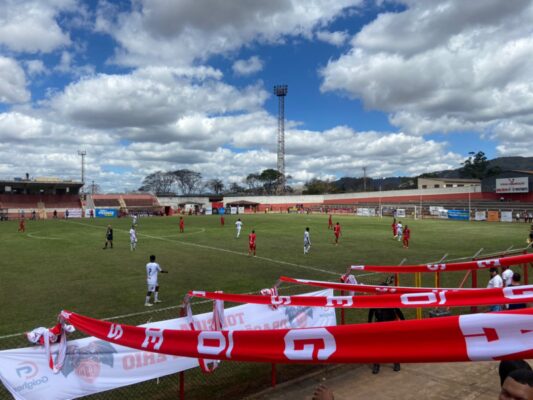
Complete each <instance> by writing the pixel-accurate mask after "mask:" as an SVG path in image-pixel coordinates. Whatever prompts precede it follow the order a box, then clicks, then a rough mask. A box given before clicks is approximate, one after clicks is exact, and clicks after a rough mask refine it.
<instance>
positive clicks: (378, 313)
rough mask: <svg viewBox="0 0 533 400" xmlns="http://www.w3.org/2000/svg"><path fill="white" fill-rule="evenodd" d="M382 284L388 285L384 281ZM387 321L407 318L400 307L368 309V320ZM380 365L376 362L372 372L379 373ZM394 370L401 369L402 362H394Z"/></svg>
mask: <svg viewBox="0 0 533 400" xmlns="http://www.w3.org/2000/svg"><path fill="white" fill-rule="evenodd" d="M382 285H385V286H386V285H387V283H386V282H384V283H383V284H382ZM374 318H375V322H386V321H396V320H398V319H401V320H405V317H404V315H403V313H402V310H400V309H399V308H371V309H370V310H368V322H369V323H370V322H374ZM379 369H380V365H379V364H374V365H373V366H372V373H373V374H377V373H378V372H379ZM393 369H394V371H396V372H397V371H399V370H400V363H394V368H393Z"/></svg>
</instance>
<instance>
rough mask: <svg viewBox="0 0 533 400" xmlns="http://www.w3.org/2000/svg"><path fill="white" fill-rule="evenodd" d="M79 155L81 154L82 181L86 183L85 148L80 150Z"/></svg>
mask: <svg viewBox="0 0 533 400" xmlns="http://www.w3.org/2000/svg"><path fill="white" fill-rule="evenodd" d="M78 155H79V156H81V183H83V184H85V156H86V155H87V152H86V151H85V150H78Z"/></svg>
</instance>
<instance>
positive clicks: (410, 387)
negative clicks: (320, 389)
mask: <svg viewBox="0 0 533 400" xmlns="http://www.w3.org/2000/svg"><path fill="white" fill-rule="evenodd" d="M498 364H499V363H498V362H470V363H440V364H402V370H401V371H400V372H394V371H393V370H392V365H388V364H384V365H382V366H381V371H380V373H379V374H377V375H373V374H372V371H371V366H370V365H347V366H340V367H338V368H334V369H331V368H329V369H325V370H324V371H322V372H320V373H318V374H314V375H312V376H308V377H303V378H302V379H300V380H297V381H292V382H287V383H286V384H282V385H279V386H278V387H276V388H273V389H269V390H266V391H264V392H262V393H258V394H256V395H255V396H253V397H250V398H249V399H253V400H266V399H268V400H299V399H303V400H309V399H311V397H312V395H313V392H314V389H315V388H316V387H317V385H318V384H320V383H323V384H325V385H326V386H328V387H329V388H330V389H332V390H333V392H334V394H335V400H349V399H350V400H351V399H365V400H366V399H372V400H389V399H390V400H392V399H395V400H396V399H402V400H410V399H438V400H448V399H449V400H452V399H453V400H457V399H461V400H495V399H497V398H498V395H499V393H500V378H499V376H498Z"/></svg>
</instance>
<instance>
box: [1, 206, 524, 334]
mask: <svg viewBox="0 0 533 400" xmlns="http://www.w3.org/2000/svg"><path fill="white" fill-rule="evenodd" d="M240 217H241V218H242V220H243V223H244V227H243V230H242V234H241V237H240V238H239V239H236V238H235V221H236V218H237V217H236V216H226V223H225V226H224V227H222V226H221V225H220V219H219V217H218V216H185V217H184V218H185V232H184V233H179V228H178V219H177V218H175V217H163V218H155V217H154V218H141V219H140V221H139V224H138V229H137V233H138V238H139V241H138V245H137V250H136V251H134V252H132V251H130V247H129V234H128V230H129V228H130V224H131V219H129V218H123V219H114V220H104V219H90V220H89V219H82V220H81V219H80V220H68V221H65V220H47V221H28V222H27V223H26V232H25V233H19V232H17V229H18V222H17V221H7V222H2V223H0V243H1V244H0V246H1V248H2V252H1V254H2V255H1V264H2V265H1V267H0V298H1V300H2V307H1V308H0V320H1V321H2V324H1V325H0V337H1V336H3V335H10V334H15V333H19V332H24V331H26V330H30V329H33V328H35V327H38V326H51V325H52V324H53V323H54V321H55V318H56V316H57V314H58V312H59V311H60V310H62V309H68V310H71V311H76V312H78V313H81V314H84V315H88V316H91V317H95V318H104V317H112V316H118V315H124V314H134V313H141V312H147V311H148V312H154V313H155V311H157V308H158V307H159V308H161V307H169V306H176V305H179V304H180V303H181V302H182V299H183V296H184V295H185V293H186V292H187V291H188V290H193V289H194V290H224V291H226V292H230V293H248V292H255V291H257V290H260V289H262V288H265V287H271V286H272V285H273V283H274V282H275V281H276V280H277V278H278V277H279V276H280V275H286V276H291V277H298V278H310V279H319V280H335V281H337V280H338V278H339V276H340V274H342V273H344V272H345V271H346V268H347V266H348V265H351V264H398V263H399V262H401V261H402V260H403V259H404V258H406V259H407V263H409V264H415V263H426V262H435V261H438V260H439V259H440V258H441V257H442V256H443V255H444V254H446V253H447V254H448V256H447V260H452V259H458V258H461V257H471V256H472V255H473V254H474V253H476V252H477V251H478V250H479V249H480V248H483V249H484V251H483V254H487V253H493V252H498V251H503V250H505V249H508V248H509V247H510V246H514V248H523V247H525V239H526V236H527V233H528V227H529V225H526V224H520V223H486V222H459V221H447V220H412V219H405V220H404V221H403V223H404V225H405V223H407V224H408V225H409V227H410V229H411V232H412V237H411V243H410V248H409V249H404V248H403V247H402V246H401V244H400V243H399V242H397V241H395V240H393V238H392V231H391V227H390V225H391V219H390V218H382V219H381V218H364V217H355V216H334V218H333V222H337V221H338V222H340V224H341V226H342V237H341V240H340V243H339V245H338V246H335V245H333V232H332V231H331V230H328V229H327V216H326V215H305V214H301V215H299V214H290V215H287V214H285V215H265V214H256V215H242V216H240ZM107 224H112V226H113V229H114V234H115V240H114V248H113V249H107V250H103V249H102V247H103V244H104V236H105V231H106V226H107ZM306 227H309V228H310V232H311V240H312V248H311V251H310V253H309V254H307V255H304V254H303V232H304V229H305V228H306ZM252 229H255V231H256V234H257V257H249V256H248V254H247V250H248V240H247V236H248V233H249V232H250V231H251V230H252ZM150 254H154V255H156V257H157V261H158V262H159V263H160V265H161V266H162V268H163V269H166V270H168V271H169V274H166V275H160V277H159V282H160V298H161V299H162V300H163V301H164V302H163V303H161V304H158V305H156V306H154V307H152V308H150V309H147V308H145V307H144V298H145V294H146V279H145V274H146V272H145V265H146V263H147V262H148V257H149V255H150ZM425 275H426V276H425V277H424V285H432V284H433V278H432V277H431V276H430V275H429V274H425ZM463 275H464V274H463ZM463 275H461V276H458V275H457V274H455V275H454V276H453V275H447V274H443V281H442V286H456V285H457V284H458V283H459V281H460V280H461V277H462V276H463ZM365 278H371V277H369V276H367V277H365ZM365 278H363V279H361V280H362V281H363V282H364V281H365ZM376 279H381V278H380V277H379V276H378V277H376V276H374V280H373V282H374V283H378V282H376ZM402 279H403V278H402ZM487 279H488V277H487V276H485V275H484V274H481V276H480V278H479V284H480V285H485V284H486V281H487ZM371 281H372V280H371ZM402 283H403V284H410V283H411V282H410V281H409V278H405V279H404V280H403V281H402ZM309 290H313V289H309ZM176 316H177V314H176ZM156 319H157V317H155V316H154V320H156Z"/></svg>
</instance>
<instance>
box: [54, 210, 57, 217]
mask: <svg viewBox="0 0 533 400" xmlns="http://www.w3.org/2000/svg"><path fill="white" fill-rule="evenodd" d="M54 219H57V210H54Z"/></svg>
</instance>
